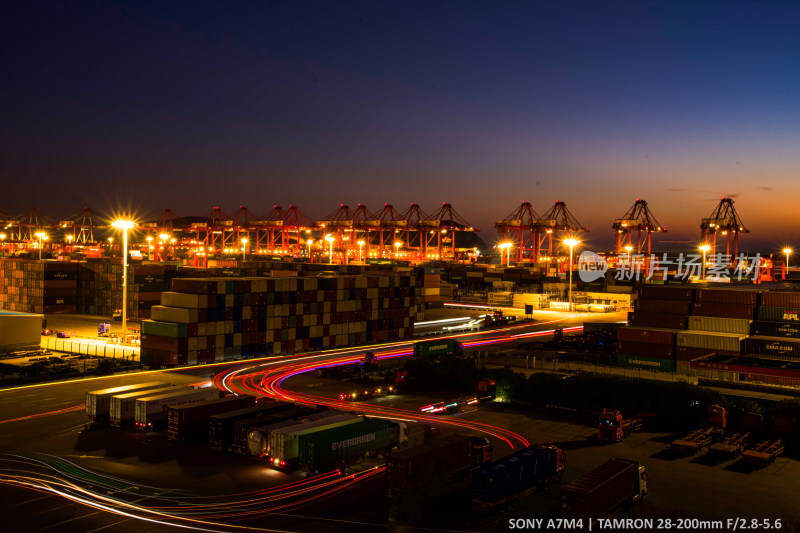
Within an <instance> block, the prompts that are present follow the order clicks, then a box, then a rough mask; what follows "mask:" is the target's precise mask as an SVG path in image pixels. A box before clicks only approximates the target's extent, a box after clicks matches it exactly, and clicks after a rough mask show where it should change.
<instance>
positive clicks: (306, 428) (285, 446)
mask: <svg viewBox="0 0 800 533" xmlns="http://www.w3.org/2000/svg"><path fill="white" fill-rule="evenodd" d="M362 420H364V419H363V418H362V417H361V416H358V415H351V414H339V415H336V416H331V417H327V418H323V419H321V420H314V421H310V422H300V423H299V424H295V425H293V426H287V427H283V428H276V429H274V430H272V431H270V433H269V460H270V463H271V465H272V466H273V467H277V468H290V467H292V466H294V465H296V462H297V455H298V453H299V447H298V446H299V439H300V437H301V436H302V435H306V434H309V433H315V432H317V431H321V430H322V429H329V428H335V427H339V426H345V425H350V424H355V423H358V422H361V421H362Z"/></svg>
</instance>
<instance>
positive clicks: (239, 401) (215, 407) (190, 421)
mask: <svg viewBox="0 0 800 533" xmlns="http://www.w3.org/2000/svg"><path fill="white" fill-rule="evenodd" d="M255 401H256V397H255V396H236V395H229V396H225V397H222V398H215V399H211V400H205V401H202V402H197V403H189V404H181V405H173V406H172V407H170V408H169V410H168V411H167V431H168V432H169V438H170V439H175V440H199V441H207V440H208V423H209V419H210V418H211V416H212V415H216V414H219V413H224V412H226V411H234V410H237V409H243V408H246V407H252V406H253V405H255Z"/></svg>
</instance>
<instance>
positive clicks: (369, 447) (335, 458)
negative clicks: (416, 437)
mask: <svg viewBox="0 0 800 533" xmlns="http://www.w3.org/2000/svg"><path fill="white" fill-rule="evenodd" d="M392 444H393V443H392V424H391V422H389V421H388V420H381V419H370V420H363V421H361V422H357V423H355V424H347V425H344V426H339V427H334V428H329V429H323V430H320V431H315V432H313V433H309V434H305V435H301V436H300V439H299V441H298V454H297V459H298V463H299V464H300V466H301V467H302V468H304V469H305V470H306V471H308V472H314V473H319V472H327V471H330V470H335V469H336V468H342V467H343V466H345V465H346V464H349V463H351V462H354V461H356V460H357V459H358V458H360V457H362V456H363V455H365V454H367V453H369V452H374V451H389V449H390V448H391V446H392Z"/></svg>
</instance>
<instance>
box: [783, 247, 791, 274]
mask: <svg viewBox="0 0 800 533" xmlns="http://www.w3.org/2000/svg"><path fill="white" fill-rule="evenodd" d="M783 253H785V254H786V263H784V265H783V279H786V276H788V275H789V254H790V253H792V249H791V248H784V249H783Z"/></svg>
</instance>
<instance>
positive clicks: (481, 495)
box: [472, 446, 566, 511]
mask: <svg viewBox="0 0 800 533" xmlns="http://www.w3.org/2000/svg"><path fill="white" fill-rule="evenodd" d="M565 462H566V454H565V453H564V451H563V450H561V449H559V448H557V447H556V446H528V447H527V448H523V449H521V450H519V451H517V452H515V453H512V454H511V455H508V456H506V457H504V458H502V459H500V460H498V461H494V462H492V463H489V464H485V465H483V466H480V467H478V468H477V469H476V470H475V471H473V472H472V507H473V509H476V510H480V511H498V510H502V509H508V508H510V507H512V506H514V505H516V503H517V502H518V501H519V499H520V498H522V497H523V496H526V495H528V494H530V493H532V492H535V491H536V490H538V489H542V488H545V487H547V486H548V485H550V484H552V483H556V482H558V481H560V480H561V477H562V476H563V475H564V465H565Z"/></svg>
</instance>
